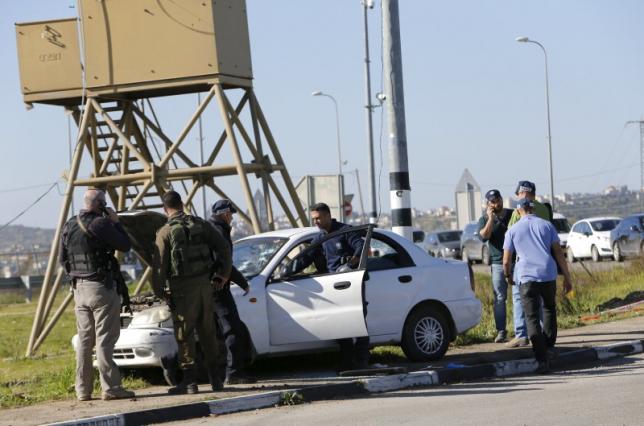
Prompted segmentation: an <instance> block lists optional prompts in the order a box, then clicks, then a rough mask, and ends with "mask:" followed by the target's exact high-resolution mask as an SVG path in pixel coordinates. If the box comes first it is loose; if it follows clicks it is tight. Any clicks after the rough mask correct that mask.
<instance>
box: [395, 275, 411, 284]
mask: <svg viewBox="0 0 644 426" xmlns="http://www.w3.org/2000/svg"><path fill="white" fill-rule="evenodd" d="M398 281H400V282H401V283H409V282H411V275H401V276H399V277H398Z"/></svg>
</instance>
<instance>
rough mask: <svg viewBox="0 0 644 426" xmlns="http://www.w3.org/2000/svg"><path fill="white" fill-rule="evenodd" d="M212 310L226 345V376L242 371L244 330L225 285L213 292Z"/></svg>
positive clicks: (231, 296) (233, 300)
mask: <svg viewBox="0 0 644 426" xmlns="http://www.w3.org/2000/svg"><path fill="white" fill-rule="evenodd" d="M214 310H215V315H216V317H217V324H218V325H219V332H220V333H221V338H222V340H223V341H224V344H225V346H226V377H230V376H234V375H239V374H243V372H244V350H245V348H244V339H243V336H244V330H243V325H242V322H241V319H240V318H239V312H237V305H236V304H235V299H234V298H233V295H232V294H231V293H230V288H229V287H228V286H226V287H225V288H223V289H221V290H220V291H217V292H215V297H214Z"/></svg>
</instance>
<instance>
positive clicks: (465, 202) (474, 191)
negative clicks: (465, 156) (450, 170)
mask: <svg viewBox="0 0 644 426" xmlns="http://www.w3.org/2000/svg"><path fill="white" fill-rule="evenodd" d="M455 198H456V224H457V226H458V228H459V229H463V228H464V227H465V225H467V224H468V223H469V222H472V221H475V220H477V219H478V218H479V217H480V216H481V214H482V213H483V205H482V202H481V200H482V198H481V187H480V186H479V184H478V183H477V182H476V180H475V179H474V177H473V176H472V174H471V173H470V171H469V170H468V169H465V170H464V171H463V175H461V179H460V180H459V181H458V185H456V194H455Z"/></svg>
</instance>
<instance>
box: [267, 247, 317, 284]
mask: <svg viewBox="0 0 644 426" xmlns="http://www.w3.org/2000/svg"><path fill="white" fill-rule="evenodd" d="M310 245H311V240H306V241H304V242H301V243H300V244H298V245H296V246H295V247H293V248H292V249H291V250H290V251H289V252H288V253H287V254H286V256H284V257H283V258H282V260H281V261H280V263H279V265H277V268H275V270H274V271H273V273H272V274H271V279H273V280H277V279H279V275H280V273H281V271H282V268H284V267H285V266H287V265H288V264H289V263H291V262H292V261H293V259H295V258H296V257H297V256H299V255H300V254H301V253H303V252H304V250H306V249H307V248H308V247H310ZM318 273H319V272H318V268H317V267H316V265H315V262H313V263H311V264H310V265H309V266H307V267H306V268H304V269H303V270H301V271H299V272H297V273H295V274H293V275H290V276H289V279H290V278H298V277H305V276H309V275H317V274H318Z"/></svg>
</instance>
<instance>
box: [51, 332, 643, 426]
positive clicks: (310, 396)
mask: <svg viewBox="0 0 644 426" xmlns="http://www.w3.org/2000/svg"><path fill="white" fill-rule="evenodd" d="M641 352H644V340H632V341H625V342H619V343H614V344H610V345H606V346H597V347H591V348H586V349H580V350H575V351H570V352H564V353H562V354H561V355H559V356H558V357H557V358H556V359H555V360H554V361H553V362H552V366H553V368H555V369H559V368H565V367H570V366H573V365H579V364H585V363H588V362H596V361H604V360H608V359H611V358H616V357H624V356H628V355H633V354H637V353H641ZM536 368H537V362H536V361H535V360H534V358H525V359H517V360H510V361H503V362H496V363H490V364H481V365H474V366H460V365H456V366H452V367H446V368H442V369H438V370H427V371H424V370H421V371H414V372H411V373H405V374H395V375H391V376H384V377H374V378H368V379H354V380H351V381H349V382H344V383H332V384H328V385H319V386H311V387H304V388H299V389H290V390H284V391H271V392H263V393H258V394H253V395H245V396H238V397H233V398H226V399H219V400H211V401H202V402H194V403H189V404H182V405H176V406H172V407H163V408H155V409H151V410H141V411H132V412H128V413H122V414H114V415H108V416H97V417H91V418H86V419H79V420H71V421H66V422H59V423H51V424H50V425H56V426H129V425H140V424H150V423H163V422H169V421H181V420H188V419H195V418H199V417H207V416H210V415H222V414H230V413H235V412H239V411H249V410H257V409H261V408H267V407H274V406H278V405H291V404H298V403H301V402H314V401H322V400H330V399H335V398H343V397H350V396H356V395H365V394H371V393H382V392H390V391H395V390H401V389H406V388H411V387H427V386H437V385H444V384H449V383H455V382H462V381H467V380H479V379H487V378H494V377H508V376H516V375H521V374H529V373H533V372H535V371H536Z"/></svg>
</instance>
